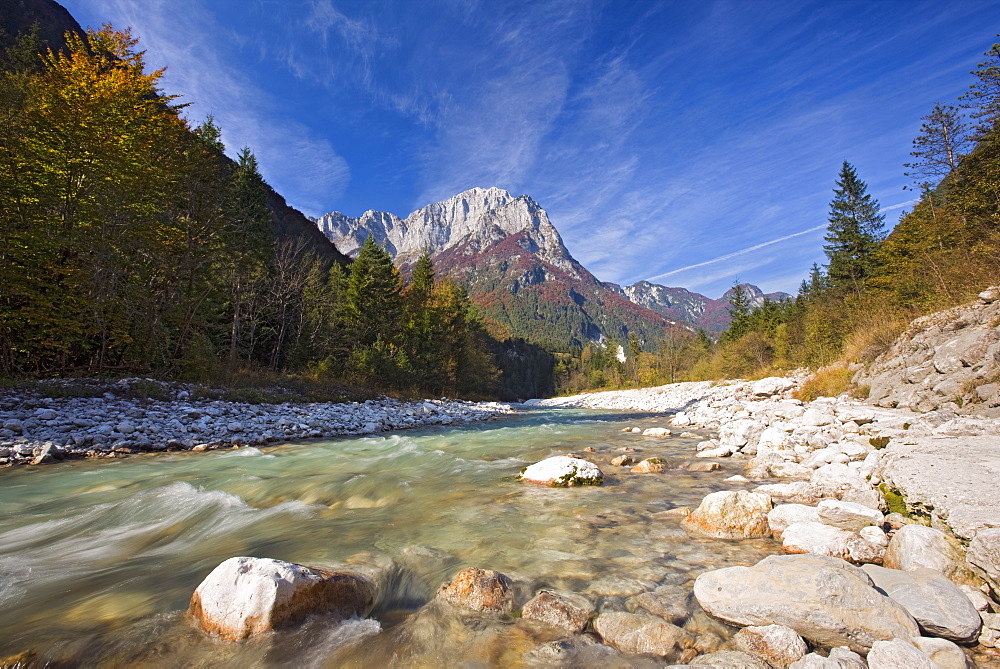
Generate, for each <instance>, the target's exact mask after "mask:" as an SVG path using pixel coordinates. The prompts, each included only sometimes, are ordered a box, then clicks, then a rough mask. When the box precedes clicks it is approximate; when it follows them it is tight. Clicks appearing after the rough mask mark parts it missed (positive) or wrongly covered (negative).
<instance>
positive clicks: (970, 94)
mask: <svg viewBox="0 0 1000 669" xmlns="http://www.w3.org/2000/svg"><path fill="white" fill-rule="evenodd" d="M984 55H985V56H986V57H987V59H986V60H985V61H983V62H981V63H979V64H978V66H977V68H976V69H975V70H972V74H974V75H976V78H977V79H978V81H976V82H975V83H974V84H972V85H971V86H970V87H969V90H968V91H966V93H965V94H964V95H963V96H961V98H959V99H961V100H962V101H963V105H964V106H965V107H966V108H968V109H970V110H971V111H970V113H969V115H970V116H972V118H974V119H979V123H978V124H977V125H976V128H975V130H976V134H977V136H978V137H979V138H981V137H982V136H984V135H985V134H986V133H988V132H989V131H990V130H992V129H993V127H994V126H995V125H996V123H997V121H998V120H1000V44H994V45H993V46H991V47H990V48H989V50H988V51H986V53H985V54H984Z"/></svg>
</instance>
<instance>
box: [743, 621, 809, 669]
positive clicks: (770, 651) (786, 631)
mask: <svg viewBox="0 0 1000 669" xmlns="http://www.w3.org/2000/svg"><path fill="white" fill-rule="evenodd" d="M733 646H735V647H736V650H741V651H743V652H744V653H749V654H750V655H753V656H754V657H756V658H758V659H761V660H764V661H765V662H767V663H768V664H770V665H772V666H775V667H787V666H788V665H790V664H791V663H792V662H795V661H796V660H799V659H802V658H803V657H805V654H806V653H808V652H809V647H808V646H806V642H805V641H803V640H802V637H800V636H799V634H798V632H796V631H795V630H793V629H792V628H791V627H785V626H784V625H763V626H755V625H751V626H750V627H744V628H743V629H741V630H740V631H739V632H737V633H736V635H735V636H734V637H733Z"/></svg>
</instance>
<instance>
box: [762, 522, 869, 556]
mask: <svg viewBox="0 0 1000 669" xmlns="http://www.w3.org/2000/svg"><path fill="white" fill-rule="evenodd" d="M781 545H782V547H783V548H784V549H785V552H786V553H793V554H795V553H815V554H816V555H829V556H831V557H837V558H841V559H844V560H850V561H852V562H881V561H882V555H883V553H884V551H885V547H884V546H876V545H874V544H872V543H870V542H869V541H867V540H866V539H864V538H863V537H862V536H860V535H858V534H856V533H854V532H849V531H847V530H842V529H840V528H839V527H832V526H830V525H824V524H822V523H810V522H800V523H793V524H791V525H789V526H788V527H786V528H785V530H784V532H782V534H781Z"/></svg>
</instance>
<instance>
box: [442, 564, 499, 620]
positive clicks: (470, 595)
mask: <svg viewBox="0 0 1000 669" xmlns="http://www.w3.org/2000/svg"><path fill="white" fill-rule="evenodd" d="M437 597H438V598H439V599H443V600H445V601H446V602H449V603H451V604H454V605H456V606H461V607H465V608H467V609H472V610H473V611H495V612H500V613H507V612H509V611H510V610H511V609H512V608H513V606H514V596H513V594H512V592H511V583H510V579H509V578H507V577H506V576H505V575H503V574H501V573H500V572H498V571H492V570H489V569H479V568H478V567H466V568H465V569H463V570H462V571H460V572H458V573H457V574H455V577H454V578H453V579H452V580H451V581H450V582H449V583H445V584H444V585H442V586H441V587H440V588H439V589H438V591H437Z"/></svg>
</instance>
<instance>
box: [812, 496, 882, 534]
mask: <svg viewBox="0 0 1000 669" xmlns="http://www.w3.org/2000/svg"><path fill="white" fill-rule="evenodd" d="M816 512H817V514H818V515H819V522H821V523H823V524H824V525H830V526H832V527H839V528H840V529H842V530H850V531H851V532H858V531H859V530H861V528H862V527H867V526H869V525H875V526H879V525H881V524H882V523H883V522H884V520H885V519H884V517H883V516H882V513H881V512H880V511H877V510H875V509H871V508H869V507H867V506H864V505H862V504H855V503H854V502H841V501H838V500H834V499H824V500H823V501H822V502H820V503H819V504H818V505H817V507H816Z"/></svg>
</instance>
